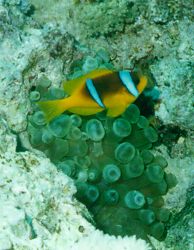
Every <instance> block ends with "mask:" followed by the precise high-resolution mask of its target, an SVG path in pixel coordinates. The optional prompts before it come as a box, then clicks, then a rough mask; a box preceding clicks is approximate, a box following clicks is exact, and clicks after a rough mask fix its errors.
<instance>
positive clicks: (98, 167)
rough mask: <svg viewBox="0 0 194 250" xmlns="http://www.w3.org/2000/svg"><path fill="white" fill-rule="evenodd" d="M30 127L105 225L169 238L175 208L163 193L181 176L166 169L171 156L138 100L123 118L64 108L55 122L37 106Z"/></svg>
mask: <svg viewBox="0 0 194 250" xmlns="http://www.w3.org/2000/svg"><path fill="white" fill-rule="evenodd" d="M40 85H41V84H40V83H38V85H37V87H36V89H35V90H34V91H35V92H38V89H39V88H40ZM50 89H51V87H46V88H45V89H44V91H43V92H42V94H41V98H42V99H45V96H46V97H47V98H49V97H50ZM61 98H62V97H61ZM28 133H29V136H30V142H31V144H32V145H33V146H34V147H36V148H37V149H40V150H42V151H43V152H44V153H45V154H46V155H47V156H48V157H49V158H50V159H51V160H52V161H53V162H54V163H55V164H56V166H57V168H58V170H59V171H62V172H63V173H65V174H67V175H68V176H70V177H71V178H73V179H74V181H75V185H76V187H77V193H76V197H77V198H78V199H79V200H80V201H81V202H83V203H84V204H85V205H86V206H87V208H88V209H89V211H91V213H92V214H93V216H94V220H95V222H96V225H97V227H98V228H99V229H102V230H103V231H104V232H105V233H108V234H111V235H112V234H113V235H122V236H125V235H134V234H135V235H137V237H140V238H144V239H146V238H147V235H152V236H154V237H155V238H157V239H159V240H161V239H163V238H164V236H165V223H166V222H167V221H168V220H169V214H170V212H169V210H168V209H165V208H163V205H164V201H163V198H162V196H163V195H165V194H166V193H167V192H168V190H169V189H170V188H172V187H174V186H175V185H176V178H175V177H174V175H172V174H169V173H166V171H165V168H166V167H167V161H166V160H165V158H163V157H162V156H160V155H153V154H152V153H151V151H150V149H151V148H152V146H153V143H155V142H156V141H157V140H158V135H157V132H156V131H155V129H154V128H153V127H151V126H150V125H149V121H148V120H147V119H146V117H144V116H142V115H141V114H140V110H139V108H138V107H137V106H136V105H135V104H131V105H130V106H129V107H128V108H127V110H126V111H125V113H123V114H122V116H121V117H119V118H108V117H106V116H105V114H104V113H101V114H98V115H96V116H92V117H90V116H88V117H80V116H78V115H76V114H72V115H71V114H62V115H60V116H58V117H56V118H55V119H53V120H52V121H51V122H50V123H49V124H45V120H44V113H42V111H39V110H38V108H35V112H34V114H32V115H31V116H30V117H29V124H28ZM107 218H108V220H107Z"/></svg>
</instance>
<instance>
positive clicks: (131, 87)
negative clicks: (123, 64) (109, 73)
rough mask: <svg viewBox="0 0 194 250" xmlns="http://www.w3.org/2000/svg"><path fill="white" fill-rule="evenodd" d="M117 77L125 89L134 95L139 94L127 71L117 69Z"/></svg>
mask: <svg viewBox="0 0 194 250" xmlns="http://www.w3.org/2000/svg"><path fill="white" fill-rule="evenodd" d="M119 77H120V79H121V81H122V83H123V85H124V86H125V87H126V88H127V90H128V91H129V92H130V93H131V94H132V95H133V96H135V97H137V96H138V95H139V92H138V90H137V88H136V87H135V83H134V82H133V80H132V78H131V75H130V73H129V71H126V70H123V71H119Z"/></svg>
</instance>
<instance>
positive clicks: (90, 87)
mask: <svg viewBox="0 0 194 250" xmlns="http://www.w3.org/2000/svg"><path fill="white" fill-rule="evenodd" d="M86 87H87V89H88V91H89V93H90V95H91V96H92V97H93V99H94V101H95V102H97V103H98V105H99V106H100V107H102V108H104V107H105V106H104V104H103V102H102V100H101V99H100V97H99V95H98V92H97V91H96V88H95V86H94V84H93V81H92V80H91V79H86Z"/></svg>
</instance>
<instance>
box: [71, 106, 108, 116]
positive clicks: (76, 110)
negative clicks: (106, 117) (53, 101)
mask: <svg viewBox="0 0 194 250" xmlns="http://www.w3.org/2000/svg"><path fill="white" fill-rule="evenodd" d="M68 110H69V111H70V112H72V113H75V114H78V115H94V114H96V113H99V112H101V111H103V110H104V108H101V107H96V108H93V107H92V108H85V107H84V108H81V107H73V108H70V109H68Z"/></svg>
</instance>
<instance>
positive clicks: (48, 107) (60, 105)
mask: <svg viewBox="0 0 194 250" xmlns="http://www.w3.org/2000/svg"><path fill="white" fill-rule="evenodd" d="M69 99H70V97H68V98H65V99H62V100H51V101H40V102H38V106H39V107H40V109H41V110H42V111H43V112H44V114H45V118H46V121H47V122H49V121H51V120H52V119H53V118H55V117H57V116H59V115H60V114H62V113H63V112H64V111H65V110H67V109H69V108H70V107H72V105H71V102H70V100H69Z"/></svg>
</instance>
